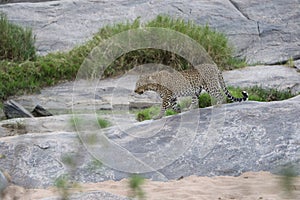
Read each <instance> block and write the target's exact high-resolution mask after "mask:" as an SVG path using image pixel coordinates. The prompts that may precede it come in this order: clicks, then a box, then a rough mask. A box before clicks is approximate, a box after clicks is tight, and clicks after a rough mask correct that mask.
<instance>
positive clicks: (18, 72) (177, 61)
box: [0, 15, 245, 101]
mask: <svg viewBox="0 0 300 200" xmlns="http://www.w3.org/2000/svg"><path fill="white" fill-rule="evenodd" d="M1 20H2V21H4V22H3V23H4V24H5V23H8V22H7V20H6V18H5V17H3V15H2V18H1ZM8 24H10V23H8ZM3 26H5V25H3ZM12 26H14V25H12ZM141 26H142V27H143V26H144V27H162V28H168V29H172V30H175V31H179V32H181V33H184V34H186V35H188V36H189V37H191V38H192V39H194V40H195V41H197V42H199V44H201V45H202V46H203V47H204V48H205V49H206V50H207V52H208V53H209V55H210V56H211V57H212V59H213V60H214V62H216V63H217V64H218V66H219V67H220V68H222V69H231V68H232V65H235V66H243V65H245V62H244V61H239V60H237V59H235V58H233V56H232V52H233V49H232V47H230V46H229V45H228V40H227V38H226V37H225V35H224V34H222V33H218V32H215V31H214V30H212V29H211V28H209V27H208V26H198V25H196V24H195V23H193V22H191V21H188V22H187V21H184V20H182V19H172V18H170V17H167V16H158V17H157V18H155V19H153V20H152V21H149V22H148V23H145V24H141V22H140V21H139V19H136V20H135V21H133V22H132V23H129V22H127V23H122V24H121V23H120V24H115V25H109V26H105V27H103V28H101V29H100V30H99V32H98V33H97V34H95V35H94V37H93V38H92V39H91V40H90V41H88V42H86V43H85V44H83V45H81V46H77V47H75V48H74V49H72V50H71V51H69V52H58V53H50V54H48V55H46V56H43V57H36V56H35V49H34V48H33V47H28V48H27V50H26V48H25V47H24V46H22V44H23V43H22V44H18V45H17V41H13V42H11V43H9V44H11V46H10V45H9V44H6V46H7V47H5V49H6V50H2V51H1V52H0V57H1V59H0V80H1V82H2V83H3V84H0V101H3V100H6V99H7V98H8V97H9V96H13V95H22V94H26V93H34V92H38V91H39V90H40V89H41V88H43V87H46V86H52V85H55V84H57V83H59V82H60V81H63V80H74V79H75V78H76V74H77V72H78V70H79V68H80V66H81V64H82V63H83V61H84V59H85V58H86V57H87V56H88V55H89V53H90V52H91V50H92V49H93V48H94V47H96V46H97V45H98V44H99V43H100V42H101V41H104V40H105V39H107V38H110V37H112V36H113V35H115V34H118V33H121V32H123V31H127V30H130V29H137V28H139V27H141ZM1 30H2V29H1ZM12 31H13V32H19V31H17V28H13V29H12ZM24 31H25V32H26V34H27V35H26V37H25V36H24V37H20V38H25V39H26V41H28V42H27V43H28V44H29V43H30V42H32V43H33V42H34V37H33V36H32V33H31V30H30V29H24ZM4 34H5V37H8V36H11V37H12V36H13V35H14V34H15V33H9V34H8V33H6V32H5V33H4ZM1 38H3V37H0V40H1ZM14 42H15V43H14ZM1 46H2V45H1ZM17 46H18V47H19V48H20V49H19V50H18V51H17V50H15V48H17ZM9 47H11V49H13V50H11V51H12V52H16V53H14V56H10V55H11V54H13V53H8V52H11V51H10V50H9ZM21 55H22V56H21ZM24 60H25V61H24ZM149 62H151V63H162V64H166V65H169V66H172V67H174V68H176V69H185V68H188V67H189V65H190V64H189V63H188V62H187V61H186V60H184V59H183V58H182V57H180V56H178V55H174V54H173V53H172V52H168V51H163V50H157V49H140V50H136V51H132V52H129V53H127V54H125V55H122V56H121V57H120V58H118V59H117V60H115V61H114V62H113V63H112V64H111V65H110V66H108V67H107V69H106V70H105V72H104V77H109V76H114V75H118V74H122V73H124V72H126V71H128V70H129V69H131V68H133V67H134V66H137V65H140V64H144V63H149ZM233 67H234V66H233Z"/></svg>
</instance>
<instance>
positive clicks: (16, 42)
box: [0, 13, 36, 62]
mask: <svg viewBox="0 0 300 200" xmlns="http://www.w3.org/2000/svg"><path fill="white" fill-rule="evenodd" d="M34 43H35V38H34V37H33V35H32V30H31V29H28V28H25V29H24V28H22V27H21V26H18V25H15V24H12V23H10V22H9V21H8V19H7V17H6V15H5V14H3V13H0V44H1V45H0V60H11V61H17V62H21V61H25V60H35V58H36V50H35V46H34Z"/></svg>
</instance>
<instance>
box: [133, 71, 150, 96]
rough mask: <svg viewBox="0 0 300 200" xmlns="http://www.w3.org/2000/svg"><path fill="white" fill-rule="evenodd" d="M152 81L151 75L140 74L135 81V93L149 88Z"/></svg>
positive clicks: (141, 92)
mask: <svg viewBox="0 0 300 200" xmlns="http://www.w3.org/2000/svg"><path fill="white" fill-rule="evenodd" d="M153 83H154V81H153V80H152V77H151V76H149V75H142V76H140V78H139V80H138V81H137V82H136V85H135V89H134V92H135V93H137V94H143V93H144V92H145V91H147V90H151V89H153V88H152V84H153Z"/></svg>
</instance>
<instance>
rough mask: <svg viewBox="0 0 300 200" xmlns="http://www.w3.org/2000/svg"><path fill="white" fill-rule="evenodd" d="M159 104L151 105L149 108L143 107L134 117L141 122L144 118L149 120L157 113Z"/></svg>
mask: <svg viewBox="0 0 300 200" xmlns="http://www.w3.org/2000/svg"><path fill="white" fill-rule="evenodd" d="M159 109H160V108H159V106H152V107H150V108H146V109H143V110H141V111H139V112H138V113H137V117H136V119H137V120H138V121H139V122H141V121H144V120H150V119H152V118H153V117H154V116H156V115H158V114H159Z"/></svg>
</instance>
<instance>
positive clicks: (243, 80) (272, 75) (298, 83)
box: [223, 65, 300, 95]
mask: <svg viewBox="0 0 300 200" xmlns="http://www.w3.org/2000/svg"><path fill="white" fill-rule="evenodd" d="M223 76H224V80H225V81H226V83H227V84H228V85H230V86H234V87H253V86H261V87H262V88H268V89H271V88H275V89H277V90H284V91H291V93H292V94H295V95H296V94H299V93H300V73H298V72H297V70H296V69H295V68H291V67H287V66H282V65H272V66H253V67H245V68H242V69H237V70H232V71H224V72H223Z"/></svg>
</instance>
